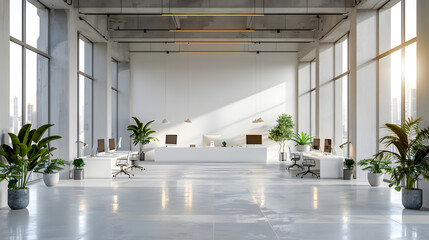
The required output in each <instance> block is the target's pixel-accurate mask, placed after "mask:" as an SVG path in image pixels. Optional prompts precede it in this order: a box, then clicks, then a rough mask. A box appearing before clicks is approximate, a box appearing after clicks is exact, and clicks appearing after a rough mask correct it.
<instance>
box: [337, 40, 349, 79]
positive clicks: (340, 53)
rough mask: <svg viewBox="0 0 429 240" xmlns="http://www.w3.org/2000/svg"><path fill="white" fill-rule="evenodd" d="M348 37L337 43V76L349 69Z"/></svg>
mask: <svg viewBox="0 0 429 240" xmlns="http://www.w3.org/2000/svg"><path fill="white" fill-rule="evenodd" d="M348 55H349V54H348V38H345V39H343V40H341V41H339V42H337V43H336V44H335V76H339V75H341V74H343V73H345V72H347V71H348V68H349V66H348V64H349V62H348Z"/></svg>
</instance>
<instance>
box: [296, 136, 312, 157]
mask: <svg viewBox="0 0 429 240" xmlns="http://www.w3.org/2000/svg"><path fill="white" fill-rule="evenodd" d="M312 139H313V137H312V136H310V134H307V133H304V132H301V134H299V133H297V134H294V135H293V136H292V141H294V142H295V143H296V145H295V147H296V150H297V151H298V152H309V151H310V146H311V140H312Z"/></svg>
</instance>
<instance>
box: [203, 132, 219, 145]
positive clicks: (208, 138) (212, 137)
mask: <svg viewBox="0 0 429 240" xmlns="http://www.w3.org/2000/svg"><path fill="white" fill-rule="evenodd" d="M212 141H213V142H214V146H215V147H220V145H221V142H222V136H221V135H206V134H204V135H203V146H204V147H210V143H211V142H212Z"/></svg>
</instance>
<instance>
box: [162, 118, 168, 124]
mask: <svg viewBox="0 0 429 240" xmlns="http://www.w3.org/2000/svg"><path fill="white" fill-rule="evenodd" d="M162 123H164V124H169V123H170V121H168V119H167V118H164V120H162Z"/></svg>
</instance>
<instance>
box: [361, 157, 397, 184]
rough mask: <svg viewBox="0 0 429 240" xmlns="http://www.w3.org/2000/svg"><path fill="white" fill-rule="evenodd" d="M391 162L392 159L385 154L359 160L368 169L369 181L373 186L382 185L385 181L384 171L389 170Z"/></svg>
mask: <svg viewBox="0 0 429 240" xmlns="http://www.w3.org/2000/svg"><path fill="white" fill-rule="evenodd" d="M390 164H391V162H390V160H389V159H388V158H387V157H386V156H384V157H380V156H377V155H375V156H374V158H370V159H365V160H362V161H359V165H360V166H362V167H364V168H363V170H368V171H369V172H368V182H369V184H370V185H371V186H372V187H377V186H380V185H381V183H382V182H383V177H384V171H386V170H388V169H389V168H390V167H389V165H390Z"/></svg>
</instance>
